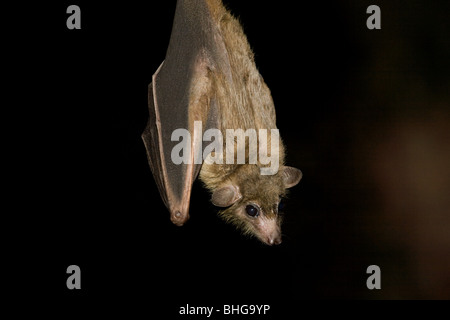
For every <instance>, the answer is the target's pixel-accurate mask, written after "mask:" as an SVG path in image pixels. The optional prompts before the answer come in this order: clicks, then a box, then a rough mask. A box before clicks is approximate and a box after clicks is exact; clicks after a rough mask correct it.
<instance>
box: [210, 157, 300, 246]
mask: <svg viewBox="0 0 450 320" xmlns="http://www.w3.org/2000/svg"><path fill="white" fill-rule="evenodd" d="M301 178H302V172H301V171H300V170H299V169H296V168H293V167H287V166H283V167H282V168H280V170H279V171H278V172H277V173H276V174H275V175H261V174H260V169H259V167H258V166H256V165H249V164H246V165H242V166H241V167H240V168H239V169H238V170H236V172H235V174H233V176H232V177H230V178H229V179H228V182H227V183H226V184H225V185H223V186H221V187H219V188H218V189H216V190H215V191H214V192H213V195H212V203H213V204H214V205H216V206H218V207H227V208H226V209H225V210H223V211H221V212H220V215H221V216H222V217H223V218H224V219H225V221H227V222H231V223H233V224H234V225H236V226H237V227H238V228H239V229H241V231H243V233H244V234H248V235H252V236H255V237H257V238H258V239H259V240H260V241H262V242H263V243H265V244H268V245H274V244H280V243H281V222H282V214H281V213H282V199H283V197H284V196H285V195H286V189H288V188H290V187H293V186H295V185H296V184H297V183H299V182H300V179H301Z"/></svg>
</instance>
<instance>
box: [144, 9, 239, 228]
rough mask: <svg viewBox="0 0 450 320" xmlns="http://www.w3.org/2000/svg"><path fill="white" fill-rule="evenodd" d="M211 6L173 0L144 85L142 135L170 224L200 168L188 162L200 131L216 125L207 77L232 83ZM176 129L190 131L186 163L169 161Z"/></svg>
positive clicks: (184, 207)
mask: <svg viewBox="0 0 450 320" xmlns="http://www.w3.org/2000/svg"><path fill="white" fill-rule="evenodd" d="M212 4H213V5H217V0H178V2H177V7H176V12H175V18H174V23H173V28H172V34H171V38H170V42H169V47H168V49H167V53H166V58H165V60H164V62H163V63H162V64H161V66H160V67H159V68H158V70H157V71H156V73H155V74H154V75H153V78H152V83H151V84H150V85H149V92H148V107H149V120H148V123H147V127H146V128H145V130H144V132H143V134H142V139H143V141H144V144H145V147H146V150H147V158H148V161H149V165H150V168H151V171H152V173H153V176H154V178H155V181H156V183H157V185H158V189H159V192H160V194H161V198H162V199H163V201H164V203H165V205H166V207H167V208H168V209H169V211H170V214H171V220H172V222H173V223H175V224H176V225H183V224H184V223H185V222H186V221H187V219H188V218H189V202H190V195H191V189H192V184H193V182H194V180H195V179H196V177H197V175H198V173H199V171H200V168H201V164H200V163H198V161H196V162H197V163H194V154H195V153H197V154H198V152H200V153H202V143H201V140H202V136H203V132H204V131H205V130H207V129H209V128H217V129H220V128H219V121H218V119H219V115H220V112H219V110H220V106H219V105H218V102H217V99H216V95H215V89H214V88H215V82H214V78H215V77H214V76H213V75H214V74H219V73H220V74H221V75H223V78H225V79H227V80H226V81H232V80H231V68H230V65H229V61H228V55H227V52H226V49H225V45H224V43H223V40H222V36H221V32H220V28H219V26H218V23H217V22H216V19H215V17H214V10H213V9H212V8H213V7H212ZM195 121H202V130H201V132H198V130H194V122H195ZM176 129H185V130H187V131H188V132H189V133H190V148H189V154H188V159H189V161H187V162H188V163H181V164H175V163H174V162H173V161H172V149H173V147H174V146H176V145H177V144H179V143H180V142H179V141H172V133H173V132H174V130H176ZM184 150H186V149H184ZM183 156H184V155H183Z"/></svg>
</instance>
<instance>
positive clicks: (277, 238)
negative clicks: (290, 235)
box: [266, 235, 282, 246]
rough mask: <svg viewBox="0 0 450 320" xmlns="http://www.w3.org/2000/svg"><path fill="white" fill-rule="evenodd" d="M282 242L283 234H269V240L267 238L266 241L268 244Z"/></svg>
mask: <svg viewBox="0 0 450 320" xmlns="http://www.w3.org/2000/svg"><path fill="white" fill-rule="evenodd" d="M281 242H282V240H281V236H280V235H277V236H275V237H274V236H269V237H267V240H266V243H267V244H268V245H270V246H273V245H279V244H281Z"/></svg>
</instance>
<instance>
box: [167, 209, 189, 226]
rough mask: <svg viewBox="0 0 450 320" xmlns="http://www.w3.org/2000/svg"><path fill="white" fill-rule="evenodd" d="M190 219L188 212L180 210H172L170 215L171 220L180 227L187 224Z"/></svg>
mask: <svg viewBox="0 0 450 320" xmlns="http://www.w3.org/2000/svg"><path fill="white" fill-rule="evenodd" d="M188 219H189V215H188V213H184V214H183V213H181V211H179V210H177V211H175V212H172V213H171V215H170V220H171V221H172V223H173V224H175V225H177V226H179V227H181V226H182V225H183V224H185V223H186V221H187V220H188Z"/></svg>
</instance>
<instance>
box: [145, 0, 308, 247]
mask: <svg viewBox="0 0 450 320" xmlns="http://www.w3.org/2000/svg"><path fill="white" fill-rule="evenodd" d="M148 107H149V120H148V123H147V126H146V128H145V130H144V132H143V134H142V139H143V141H144V144H145V147H146V151H147V157H148V161H149V165H150V168H151V171H152V173H153V176H154V178H155V181H156V183H157V185H158V189H159V192H160V194H161V197H162V199H163V201H164V203H165V205H166V207H167V208H168V209H169V211H170V214H171V220H172V222H173V223H174V224H176V225H178V226H181V225H183V224H184V223H185V222H186V221H187V219H188V218H189V201H190V196H191V189H192V184H193V182H194V180H195V179H196V178H197V176H199V178H200V180H201V181H202V182H203V184H204V186H205V187H206V188H207V189H208V190H210V192H211V194H212V197H211V201H212V203H213V204H214V205H215V206H218V207H221V208H223V210H221V211H219V215H220V216H221V217H223V218H224V219H225V221H227V222H230V223H233V224H234V225H236V226H237V227H238V228H239V229H240V230H241V231H243V233H245V234H248V235H253V236H256V237H257V238H258V239H259V240H260V241H262V242H263V243H266V244H269V245H273V244H279V243H281V220H282V218H281V216H282V215H281V210H279V206H280V201H281V199H282V198H283V197H284V196H285V195H286V189H287V188H290V187H292V186H295V185H296V184H297V183H298V182H299V181H300V179H301V178H302V173H301V171H300V170H298V169H296V168H293V167H288V166H285V165H284V146H283V144H282V141H281V139H280V138H279V136H278V135H277V134H276V133H277V127H276V119H275V108H274V103H273V100H272V97H271V94H270V90H269V89H268V87H267V85H266V84H265V82H264V80H263V78H262V76H261V75H260V74H259V72H258V70H257V68H256V65H255V62H254V56H253V52H252V50H251V49H250V46H249V44H248V42H247V38H246V36H245V34H244V32H243V30H242V27H241V25H240V24H239V22H238V20H237V19H236V18H234V17H233V16H232V15H231V14H230V12H228V11H227V10H226V9H225V7H224V6H223V4H222V2H221V1H220V0H178V2H177V6H176V12H175V18H174V23H173V28H172V34H171V38H170V42H169V47H168V49H167V53H166V57H165V60H164V61H163V63H162V64H161V65H160V67H159V68H158V70H157V71H156V73H155V74H154V75H153V77H152V82H151V84H150V85H149V91H148ZM198 124H201V126H200V129H199V126H198ZM178 129H183V130H185V131H186V132H188V133H189V134H190V139H188V138H186V140H185V141H184V142H185V143H186V144H187V146H186V148H183V149H182V151H183V159H184V160H185V161H183V162H181V163H180V162H179V161H174V160H173V156H174V146H175V145H176V141H177V140H176V139H177V138H176V137H175V140H174V132H177V131H176V130H178ZM238 129H242V131H239V130H238ZM211 130H216V131H211ZM230 130H234V132H235V133H236V132H241V133H242V132H244V133H249V132H250V133H251V132H255V133H260V134H261V132H262V131H263V133H264V130H266V132H268V133H270V134H266V135H265V136H261V135H260V136H259V137H257V139H256V140H255V139H253V137H252V136H251V135H250V134H248V135H244V136H243V141H244V143H243V144H242V143H239V142H240V141H239V140H240V138H241V137H238V135H236V136H235V137H232V139H228V136H227V134H229V132H230ZM252 130H253V131H252ZM217 131H219V133H221V134H220V135H219V134H217ZM178 132H179V131H178ZM211 132H215V135H214V134H213V137H214V138H215V140H214V142H215V143H216V144H215V146H220V147H222V146H223V148H217V150H216V149H213V150H209V151H211V152H209V151H208V150H207V148H206V147H204V146H203V143H202V142H203V141H202V140H204V138H205V135H207V133H211ZM223 137H227V139H226V141H225V139H223ZM178 138H180V137H178ZM263 138H265V139H263ZM178 141H180V140H178ZM210 141H212V140H210ZM230 141H231V143H230ZM241 141H242V140H241ZM255 141H256V142H255ZM262 142H265V145H264V146H263V143H262ZM219 149H221V150H219ZM258 150H259V151H261V150H262V151H264V152H266V155H267V156H270V157H272V158H271V159H276V161H277V163H276V165H275V166H274V165H273V163H270V168H269V164H268V163H267V161H266V162H265V161H262V160H261V159H257V160H256V161H255V160H254V159H255V157H254V156H255V155H256V153H257V151H258ZM225 151H226V152H225ZM240 151H242V152H243V154H244V157H243V159H244V162H242V161H241V162H239V161H237V160H238V158H239V152H240ZM228 152H231V153H230V154H231V156H230V157H229V156H228ZM205 153H206V154H205ZM225 154H226V155H227V158H226V159H224V160H223V161H220V157H221V156H224V155H225ZM241 154H242V153H241ZM260 154H261V152H260ZM263 154H264V153H263ZM199 155H200V159H201V160H204V161H198V159H199ZM236 155H237V156H236ZM273 156H276V157H274V158H273ZM205 157H206V158H208V157H209V160H211V159H215V160H217V159H219V160H217V161H215V162H211V161H206V160H205ZM252 159H253V161H250V160H252ZM241 160H242V158H241ZM271 168H272V169H273V168H275V170H272V172H271V173H269V174H268V173H267V172H268V171H266V172H265V173H263V172H264V170H268V169H271ZM269 171H270V170H269Z"/></svg>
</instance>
